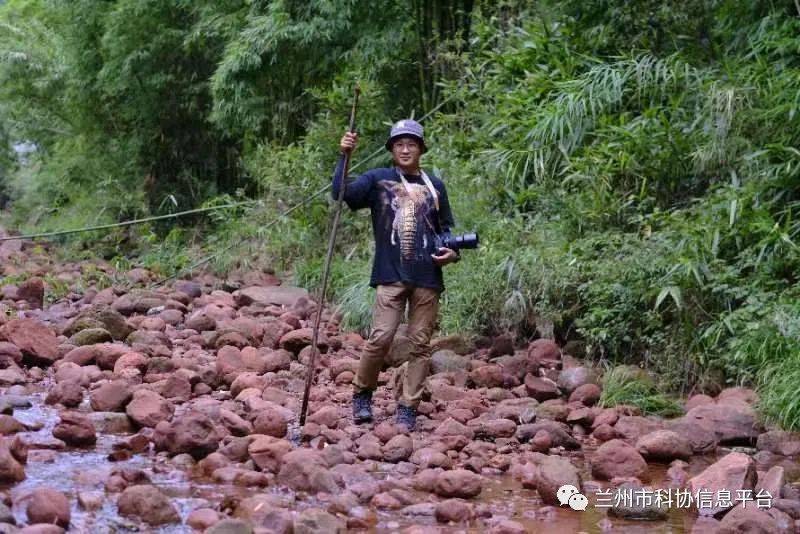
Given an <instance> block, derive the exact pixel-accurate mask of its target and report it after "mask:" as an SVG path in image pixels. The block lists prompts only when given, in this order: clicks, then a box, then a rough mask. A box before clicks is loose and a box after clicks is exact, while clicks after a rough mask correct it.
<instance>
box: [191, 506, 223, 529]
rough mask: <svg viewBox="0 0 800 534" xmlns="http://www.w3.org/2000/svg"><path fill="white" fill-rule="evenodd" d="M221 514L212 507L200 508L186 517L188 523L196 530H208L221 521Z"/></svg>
mask: <svg viewBox="0 0 800 534" xmlns="http://www.w3.org/2000/svg"><path fill="white" fill-rule="evenodd" d="M219 520H220V515H219V512H217V511H216V510H212V509H211V508H198V509H197V510H192V513H190V514H189V516H188V517H187V518H186V524H187V525H188V526H190V527H192V528H193V529H195V530H206V529H207V528H209V527H211V526H212V525H214V524H215V523H217V522H219Z"/></svg>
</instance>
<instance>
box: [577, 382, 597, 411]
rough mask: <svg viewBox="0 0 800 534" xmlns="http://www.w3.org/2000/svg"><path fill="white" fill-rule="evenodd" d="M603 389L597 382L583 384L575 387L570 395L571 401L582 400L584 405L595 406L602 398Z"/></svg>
mask: <svg viewBox="0 0 800 534" xmlns="http://www.w3.org/2000/svg"><path fill="white" fill-rule="evenodd" d="M601 394H602V390H601V389H600V386H598V385H597V384H583V385H582V386H578V387H577V388H575V391H573V392H572V394H571V395H570V396H569V402H580V403H581V404H583V405H584V406H594V405H595V404H597V401H599V400H600V395H601Z"/></svg>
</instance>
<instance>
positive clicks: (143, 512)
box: [117, 485, 181, 526]
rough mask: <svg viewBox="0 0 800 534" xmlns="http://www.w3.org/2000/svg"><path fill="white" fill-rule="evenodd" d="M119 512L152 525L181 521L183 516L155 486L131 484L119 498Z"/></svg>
mask: <svg viewBox="0 0 800 534" xmlns="http://www.w3.org/2000/svg"><path fill="white" fill-rule="evenodd" d="M117 508H118V509H119V514H120V515H123V516H133V517H138V518H139V519H141V520H142V521H144V522H145V523H147V524H148V525H151V526H158V525H165V524H168V523H179V522H180V520H181V518H180V515H178V511H177V510H176V509H175V506H173V504H172V503H171V502H170V501H169V499H168V498H167V497H166V495H164V494H163V493H161V490H159V489H158V488H157V487H155V486H151V485H138V486H131V487H129V488H127V489H125V490H124V491H123V492H122V495H120V496H119V499H118V500H117Z"/></svg>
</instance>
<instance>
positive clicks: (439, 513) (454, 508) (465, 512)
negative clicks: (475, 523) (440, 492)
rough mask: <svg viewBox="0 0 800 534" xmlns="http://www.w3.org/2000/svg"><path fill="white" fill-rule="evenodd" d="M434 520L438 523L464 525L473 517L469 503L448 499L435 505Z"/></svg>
mask: <svg viewBox="0 0 800 534" xmlns="http://www.w3.org/2000/svg"><path fill="white" fill-rule="evenodd" d="M435 515H436V520H437V521H438V522H440V523H450V522H453V523H464V522H466V521H470V520H471V519H473V518H474V517H475V511H474V510H473V507H472V505H471V504H470V503H468V502H466V501H462V500H461V499H448V500H446V501H442V502H440V503H438V504H437V505H436V512H435Z"/></svg>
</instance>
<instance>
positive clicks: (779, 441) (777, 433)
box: [756, 430, 800, 456]
mask: <svg viewBox="0 0 800 534" xmlns="http://www.w3.org/2000/svg"><path fill="white" fill-rule="evenodd" d="M756 448H757V449H758V450H760V451H769V452H771V453H772V454H779V455H781V456H795V455H797V454H800V434H798V433H797V432H787V431H785V430H770V431H769V432H764V433H763V434H761V435H759V436H758V440H757V441H756Z"/></svg>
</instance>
